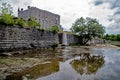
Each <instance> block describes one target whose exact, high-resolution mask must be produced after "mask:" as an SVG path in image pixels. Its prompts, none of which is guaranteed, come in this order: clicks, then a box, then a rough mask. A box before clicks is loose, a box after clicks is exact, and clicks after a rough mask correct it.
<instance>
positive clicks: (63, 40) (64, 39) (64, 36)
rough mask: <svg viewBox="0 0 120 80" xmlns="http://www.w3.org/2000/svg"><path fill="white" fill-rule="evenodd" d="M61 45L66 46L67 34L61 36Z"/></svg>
mask: <svg viewBox="0 0 120 80" xmlns="http://www.w3.org/2000/svg"><path fill="white" fill-rule="evenodd" d="M62 38H63V39H62V44H63V45H68V42H67V34H66V33H63V36H62Z"/></svg>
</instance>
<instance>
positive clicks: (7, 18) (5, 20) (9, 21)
mask: <svg viewBox="0 0 120 80" xmlns="http://www.w3.org/2000/svg"><path fill="white" fill-rule="evenodd" d="M13 18H14V17H13V16H12V15H10V14H3V15H2V17H1V18H0V24H2V25H10V26H13V25H14V19H13Z"/></svg>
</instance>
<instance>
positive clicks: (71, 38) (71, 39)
mask: <svg viewBox="0 0 120 80" xmlns="http://www.w3.org/2000/svg"><path fill="white" fill-rule="evenodd" d="M79 42H80V38H79V36H77V35H74V34H67V43H68V45H71V44H79Z"/></svg>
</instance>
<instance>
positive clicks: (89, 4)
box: [0, 0, 120, 34]
mask: <svg viewBox="0 0 120 80" xmlns="http://www.w3.org/2000/svg"><path fill="white" fill-rule="evenodd" d="M1 2H7V3H9V4H11V6H12V7H13V9H14V14H15V15H17V8H18V7H20V8H24V9H26V8H27V6H28V5H30V6H34V7H38V8H40V9H44V10H48V11H50V12H53V13H56V14H59V15H60V16H61V25H62V27H63V28H64V29H65V30H69V28H70V27H71V26H72V23H73V22H74V21H75V19H76V18H80V17H92V18H97V20H99V22H100V23H101V24H103V26H105V28H106V32H107V33H110V34H112V33H115V34H117V33H120V0H0V3H1Z"/></svg>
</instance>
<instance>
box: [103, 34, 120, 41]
mask: <svg viewBox="0 0 120 80" xmlns="http://www.w3.org/2000/svg"><path fill="white" fill-rule="evenodd" d="M104 38H105V39H106V40H111V41H120V34H106V35H105V36H104Z"/></svg>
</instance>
